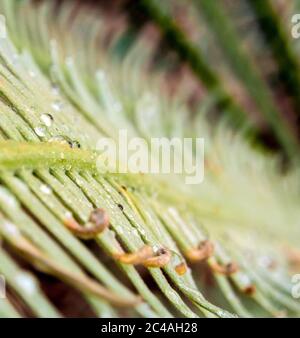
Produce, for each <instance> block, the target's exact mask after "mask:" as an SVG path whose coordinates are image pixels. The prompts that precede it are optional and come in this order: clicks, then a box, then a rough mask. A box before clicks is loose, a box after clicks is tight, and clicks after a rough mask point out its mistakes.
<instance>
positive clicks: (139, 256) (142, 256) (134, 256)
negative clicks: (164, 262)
mask: <svg viewBox="0 0 300 338" xmlns="http://www.w3.org/2000/svg"><path fill="white" fill-rule="evenodd" d="M153 255H154V251H153V249H152V248H151V246H149V245H145V246H143V247H142V248H141V249H139V250H138V251H137V252H134V253H122V254H115V255H114V257H115V258H116V259H117V260H118V261H120V262H121V263H124V264H133V265H136V264H142V263H143V262H144V261H145V260H146V259H148V258H150V257H153Z"/></svg>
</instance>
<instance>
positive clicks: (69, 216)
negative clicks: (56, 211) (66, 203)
mask: <svg viewBox="0 0 300 338" xmlns="http://www.w3.org/2000/svg"><path fill="white" fill-rule="evenodd" d="M65 218H66V219H70V218H73V214H72V212H71V211H66V212H65Z"/></svg>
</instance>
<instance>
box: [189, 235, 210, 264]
mask: <svg viewBox="0 0 300 338" xmlns="http://www.w3.org/2000/svg"><path fill="white" fill-rule="evenodd" d="M213 253H214V245H213V243H212V242H211V241H209V240H205V241H203V242H201V243H200V245H199V246H198V248H196V249H190V250H188V251H187V252H186V253H185V255H186V257H187V259H188V260H189V261H190V262H192V263H195V262H201V261H203V260H206V259H208V258H209V257H210V256H212V254H213Z"/></svg>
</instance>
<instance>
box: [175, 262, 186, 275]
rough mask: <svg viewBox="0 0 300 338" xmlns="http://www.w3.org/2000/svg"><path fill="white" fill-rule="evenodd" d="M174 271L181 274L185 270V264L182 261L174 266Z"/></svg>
mask: <svg viewBox="0 0 300 338" xmlns="http://www.w3.org/2000/svg"><path fill="white" fill-rule="evenodd" d="M175 271H176V273H177V275H179V276H183V275H184V274H185V273H186V272H187V266H186V264H185V263H184V262H182V263H180V264H178V265H176V266H175Z"/></svg>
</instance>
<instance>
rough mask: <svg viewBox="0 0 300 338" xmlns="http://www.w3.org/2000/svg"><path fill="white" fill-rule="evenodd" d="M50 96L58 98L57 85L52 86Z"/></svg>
mask: <svg viewBox="0 0 300 338" xmlns="http://www.w3.org/2000/svg"><path fill="white" fill-rule="evenodd" d="M52 94H53V95H54V96H58V95H59V94H60V91H59V87H58V86H57V85H55V84H54V85H52Z"/></svg>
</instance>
